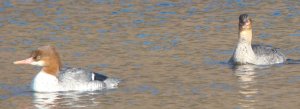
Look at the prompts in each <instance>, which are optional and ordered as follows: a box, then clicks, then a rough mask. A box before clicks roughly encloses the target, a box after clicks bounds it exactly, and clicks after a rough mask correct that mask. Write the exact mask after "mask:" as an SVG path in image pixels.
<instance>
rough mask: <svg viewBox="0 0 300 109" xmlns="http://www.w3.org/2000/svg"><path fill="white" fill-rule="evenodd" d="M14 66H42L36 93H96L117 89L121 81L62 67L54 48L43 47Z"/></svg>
mask: <svg viewBox="0 0 300 109" xmlns="http://www.w3.org/2000/svg"><path fill="white" fill-rule="evenodd" d="M14 64H29V65H35V66H41V67H42V69H41V71H40V72H39V73H37V75H36V76H35V77H34V79H33V80H32V83H31V89H32V90H33V91H36V92H56V91H71V90H73V91H94V90H103V89H113V88H117V85H118V84H119V82H120V81H119V80H118V79H115V78H109V77H107V76H105V75H102V74H99V73H95V72H91V71H88V70H84V69H81V68H72V67H62V65H61V61H60V56H59V54H58V52H57V51H56V49H55V47H53V46H42V47H39V48H38V49H37V50H34V51H32V53H31V55H30V57H29V58H28V59H25V60H20V61H15V62H14Z"/></svg>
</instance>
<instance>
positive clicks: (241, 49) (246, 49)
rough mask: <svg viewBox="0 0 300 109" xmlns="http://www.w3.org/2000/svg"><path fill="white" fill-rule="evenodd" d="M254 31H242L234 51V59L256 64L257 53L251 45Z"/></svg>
mask: <svg viewBox="0 0 300 109" xmlns="http://www.w3.org/2000/svg"><path fill="white" fill-rule="evenodd" d="M251 40H252V32H249V31H246V32H241V33H240V38H239V42H238V44H237V47H236V49H235V52H234V57H233V59H234V61H235V62H237V63H239V64H254V63H253V62H255V54H254V52H253V49H252V45H251Z"/></svg>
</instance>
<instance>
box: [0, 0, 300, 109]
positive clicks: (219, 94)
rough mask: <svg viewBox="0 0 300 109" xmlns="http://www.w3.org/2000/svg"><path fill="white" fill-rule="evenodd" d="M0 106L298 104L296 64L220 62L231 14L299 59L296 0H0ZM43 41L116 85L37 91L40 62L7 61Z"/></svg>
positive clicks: (233, 24)
mask: <svg viewBox="0 0 300 109" xmlns="http://www.w3.org/2000/svg"><path fill="white" fill-rule="evenodd" d="M0 3H1V4H0V55H1V56H0V69H1V70H0V73H1V76H0V107H1V108H22V109H24V108H25V109H27V108H83V107H85V108H112V109H116V108H121V109H157V108H163V109H166V108H167V109H170V108H187V109H221V108H222V109H265V108H270V109H276V108H277V109H282V108H286V109H297V108H299V106H300V101H299V98H300V93H299V92H300V69H299V67H300V65H297V64H293V65H274V66H239V67H236V68H232V67H231V66H229V65H227V64H226V62H227V60H228V59H229V58H230V56H231V54H232V52H233V49H234V48H235V46H236V43H237V22H238V16H239V15H240V14H242V13H249V15H250V16H251V17H252V18H253V20H254V24H253V28H254V35H255V37H254V43H264V44H267V45H273V46H276V47H278V48H281V49H282V50H283V52H284V53H285V54H287V57H288V58H292V59H300V55H299V54H300V44H299V42H300V38H299V37H300V17H299V16H300V11H299V10H300V4H299V3H300V2H299V1H298V0H265V1H262V0H245V1H243V0H224V1H219V0H199V1H198V0H195V1H193V0H170V1H160V0H154V1H152V0H136V1H135V0H121V1H115V0H77V1H73V0H2V1H1V2H0ZM43 45H54V46H56V47H57V49H58V51H59V53H60V55H61V57H62V61H63V63H64V64H65V65H68V66H73V67H81V68H85V69H90V70H93V71H97V72H100V73H103V74H106V75H108V76H112V77H117V78H120V79H122V83H121V85H120V86H119V88H118V89H116V90H111V91H97V92H64V93H34V92H31V91H29V89H28V85H29V84H30V82H31V80H32V78H33V77H34V75H35V74H36V72H38V71H39V70H40V68H38V67H33V66H21V65H13V64H12V62H13V61H15V60H20V59H24V58H26V57H28V56H29V53H30V51H31V50H33V49H36V48H37V47H39V46H43Z"/></svg>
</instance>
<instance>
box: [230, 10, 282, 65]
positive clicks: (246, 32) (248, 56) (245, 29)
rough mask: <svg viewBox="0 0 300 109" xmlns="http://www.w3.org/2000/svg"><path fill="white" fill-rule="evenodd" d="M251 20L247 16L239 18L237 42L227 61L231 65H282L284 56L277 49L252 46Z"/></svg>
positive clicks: (243, 15)
mask: <svg viewBox="0 0 300 109" xmlns="http://www.w3.org/2000/svg"><path fill="white" fill-rule="evenodd" d="M251 41H252V20H251V19H250V18H249V16H248V15H247V14H242V15H240V17H239V41H238V44H237V47H236V49H235V51H234V53H233V55H232V57H231V59H230V60H229V63H231V64H254V65H271V64H279V63H284V62H285V61H286V57H285V55H284V54H283V53H282V52H280V51H279V49H278V48H273V47H271V46H266V45H252V44H251Z"/></svg>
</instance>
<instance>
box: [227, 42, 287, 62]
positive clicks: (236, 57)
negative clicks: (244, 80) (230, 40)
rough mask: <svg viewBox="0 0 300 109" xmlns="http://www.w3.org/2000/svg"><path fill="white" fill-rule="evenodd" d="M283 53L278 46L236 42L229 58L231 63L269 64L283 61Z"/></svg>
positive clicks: (284, 58)
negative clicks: (235, 46) (236, 44)
mask: <svg viewBox="0 0 300 109" xmlns="http://www.w3.org/2000/svg"><path fill="white" fill-rule="evenodd" d="M285 61H286V57H285V55H284V54H283V53H282V52H280V50H279V49H278V48H273V47H271V46H266V45H251V46H250V45H248V44H246V43H244V44H238V46H237V48H236V50H235V52H234V54H233V56H232V57H231V59H230V60H229V62H230V63H232V64H255V65H271V64H279V63H284V62H285Z"/></svg>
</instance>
